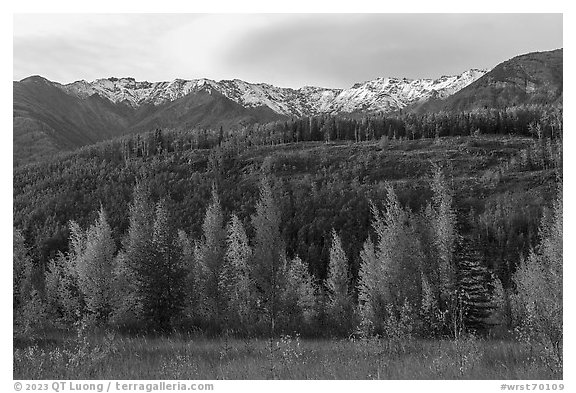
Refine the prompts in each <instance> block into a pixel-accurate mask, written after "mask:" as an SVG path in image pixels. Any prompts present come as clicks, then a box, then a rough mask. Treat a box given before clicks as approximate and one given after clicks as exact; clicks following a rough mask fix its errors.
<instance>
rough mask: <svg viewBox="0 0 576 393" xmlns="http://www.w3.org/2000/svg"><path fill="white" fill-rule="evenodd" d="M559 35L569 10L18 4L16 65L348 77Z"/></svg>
mask: <svg viewBox="0 0 576 393" xmlns="http://www.w3.org/2000/svg"><path fill="white" fill-rule="evenodd" d="M561 46H562V15H561V14H221V15H219V14H77V15H75V14H66V15H58V14H49V15H48V14H45V15H16V16H15V18H14V65H13V73H14V78H15V79H21V78H24V77H27V76H29V75H32V74H40V75H43V76H45V77H47V78H49V79H53V80H57V81H61V82H71V81H73V80H77V79H87V80H92V79H96V78H101V77H108V76H133V77H135V78H137V79H142V80H144V79H145V80H153V81H157V80H170V79H174V78H187V79H192V78H202V77H206V78H211V79H216V80H220V79H232V78H239V79H244V80H247V81H251V82H268V83H273V84H276V85H280V86H290V87H300V86H303V85H318V86H327V87H348V86H350V85H351V84H353V83H354V82H358V81H363V80H368V79H372V78H375V77H378V76H399V77H412V78H416V77H437V76H440V75H444V74H454V73H457V72H462V71H464V70H466V69H468V68H472V67H483V68H489V67H493V66H494V65H496V64H498V63H499V62H501V61H503V60H506V59H508V58H511V57H513V56H516V55H519V54H522V53H526V52H529V51H536V50H549V49H554V48H558V47H561Z"/></svg>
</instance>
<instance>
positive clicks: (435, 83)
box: [13, 49, 563, 166]
mask: <svg viewBox="0 0 576 393" xmlns="http://www.w3.org/2000/svg"><path fill="white" fill-rule="evenodd" d="M562 56H563V50H562V49H558V50H554V51H548V52H533V53H528V54H525V55H519V56H516V57H514V58H512V59H510V60H507V61H505V62H502V63H500V64H498V65H497V66H496V67H494V68H493V69H492V70H490V71H487V70H480V69H474V68H472V69H470V70H467V71H465V72H463V73H461V74H459V75H452V76H446V75H444V76H441V77H439V78H436V79H426V78H421V79H409V78H399V77H380V78H376V79H372V80H368V81H364V82H359V83H355V84H353V85H352V86H351V87H350V88H348V89H331V88H323V87H315V86H304V87H301V88H298V89H293V88H283V87H276V86H273V85H271V84H268V83H250V82H245V81H242V80H240V79H231V80H222V81H219V82H216V81H213V80H210V79H206V78H202V79H195V80H185V79H175V80H173V81H164V82H148V81H137V80H136V79H135V78H133V77H124V78H116V77H110V78H101V79H97V80H95V81H92V82H87V81H85V80H80V81H76V82H72V83H69V84H61V83H58V82H52V81H50V80H48V79H46V78H44V77H42V76H39V75H33V76H30V77H27V78H24V79H22V80H21V81H15V82H13V97H14V101H13V113H14V121H13V142H14V149H13V159H14V165H16V166H17V165H19V164H22V163H27V162H33V161H38V160H41V159H43V158H45V157H49V156H50V155H52V154H54V153H55V152H59V151H67V150H73V149H75V148H78V147H81V146H85V145H87V144H92V143H94V142H98V141H102V140H105V139H110V138H114V137H117V136H121V135H125V134H131V133H139V132H144V131H150V130H153V129H155V128H172V129H181V130H185V129H193V128H215V129H218V128H220V127H223V128H224V129H237V128H241V127H243V126H245V125H252V124H256V123H259V124H266V123H269V122H273V121H277V120H285V119H294V118H302V117H310V116H317V115H320V116H323V115H325V114H326V115H343V116H348V115H350V116H366V115H388V114H390V115H392V116H395V115H398V114H400V115H402V114H406V113H415V114H419V113H431V112H439V111H448V112H450V111H456V112H461V111H473V110H476V109H485V108H505V107H509V106H515V105H522V104H532V103H535V104H539V103H542V104H561V102H562V97H563V87H562V81H563V74H562V65H563V60H562Z"/></svg>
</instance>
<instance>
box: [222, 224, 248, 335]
mask: <svg viewBox="0 0 576 393" xmlns="http://www.w3.org/2000/svg"><path fill="white" fill-rule="evenodd" d="M227 232H228V237H227V239H226V244H227V247H226V255H225V258H224V265H223V267H222V269H221V272H220V277H219V282H218V288H219V292H220V293H221V294H222V297H223V298H224V303H225V309H224V311H225V315H226V322H227V325H228V327H231V328H236V329H237V328H240V327H244V328H245V327H246V325H247V324H249V323H250V324H251V323H252V322H253V321H252V319H253V318H252V316H253V309H254V298H253V292H254V284H253V282H252V277H251V273H250V270H249V261H250V258H251V257H252V249H251V248H250V245H249V244H248V237H247V236H246V231H245V230H244V226H243V225H242V222H241V221H240V219H239V218H238V216H236V215H235V214H233V215H232V217H231V218H230V222H229V223H228V227H227Z"/></svg>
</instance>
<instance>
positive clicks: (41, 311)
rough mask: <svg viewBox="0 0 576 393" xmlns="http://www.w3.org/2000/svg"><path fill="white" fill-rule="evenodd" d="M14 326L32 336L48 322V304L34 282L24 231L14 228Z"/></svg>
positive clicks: (32, 267)
mask: <svg viewBox="0 0 576 393" xmlns="http://www.w3.org/2000/svg"><path fill="white" fill-rule="evenodd" d="M12 246H13V254H12V258H13V259H12V260H13V276H12V277H13V278H12V285H13V286H12V290H13V292H12V294H13V304H12V307H13V316H14V320H13V326H14V333H17V334H18V333H20V334H23V335H25V336H28V337H29V336H31V335H34V334H35V333H36V331H37V330H39V329H42V328H43V327H44V326H45V323H46V317H47V315H46V311H47V310H46V305H45V302H44V300H43V299H42V297H41V296H40V292H39V291H38V290H37V289H36V287H35V285H34V282H33V275H34V266H33V262H32V258H31V257H30V255H29V252H28V249H27V247H26V245H25V243H24V237H23V236H22V233H21V232H20V231H19V230H17V229H15V228H14V229H13V243H12Z"/></svg>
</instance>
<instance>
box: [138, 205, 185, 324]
mask: <svg viewBox="0 0 576 393" xmlns="http://www.w3.org/2000/svg"><path fill="white" fill-rule="evenodd" d="M180 254H181V253H180V252H178V250H177V249H176V241H175V233H174V231H173V229H172V227H171V225H170V218H169V212H168V208H167V206H166V202H165V201H164V200H161V201H160V202H158V203H157V205H156V214H155V218H154V224H153V228H152V254H151V259H152V261H151V263H150V265H149V267H150V270H148V272H147V273H148V274H149V276H148V279H147V282H148V287H147V291H146V293H145V295H144V296H143V300H144V302H143V303H144V304H143V306H144V308H143V311H144V316H145V317H146V318H147V319H148V321H149V323H150V325H151V326H152V327H153V328H155V329H159V330H161V331H166V330H167V329H169V328H170V327H172V324H173V322H175V321H177V320H178V318H179V317H180V314H181V311H182V309H183V307H184V287H183V286H184V275H183V271H184V270H183V268H182V265H181V260H180V258H179V255H180Z"/></svg>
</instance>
